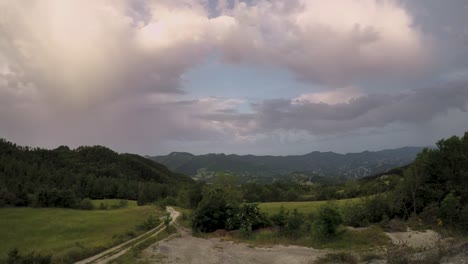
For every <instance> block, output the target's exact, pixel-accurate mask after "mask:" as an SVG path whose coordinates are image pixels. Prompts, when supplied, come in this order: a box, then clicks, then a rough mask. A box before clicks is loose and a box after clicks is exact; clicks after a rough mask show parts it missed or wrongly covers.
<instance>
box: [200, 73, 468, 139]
mask: <svg viewBox="0 0 468 264" xmlns="http://www.w3.org/2000/svg"><path fill="white" fill-rule="evenodd" d="M310 97H311V96H310V95H306V96H301V97H299V98H310ZM312 97H313V96H312ZM313 99H314V100H299V101H298V99H297V98H296V99H293V100H287V99H275V100H265V101H263V102H259V103H255V104H254V105H253V109H254V113H253V114H250V115H248V116H246V115H240V116H239V118H238V119H236V118H235V115H218V116H213V115H210V116H209V118H215V119H217V120H218V121H219V122H226V123H229V124H231V125H233V124H236V125H237V126H239V127H242V128H249V130H246V132H247V133H250V134H255V133H260V134H263V133H268V132H269V131H276V130H291V131H306V132H308V133H309V134H310V135H327V134H341V133H346V132H352V131H357V130H360V129H367V128H383V127H386V126H389V125H391V124H394V123H405V124H415V123H420V124H422V123H425V122H429V121H431V120H432V119H434V118H435V117H437V116H439V115H443V114H446V113H447V112H448V111H449V110H453V109H458V110H460V111H466V110H467V106H468V81H466V80H465V81H459V82H452V83H448V84H441V85H439V86H435V87H432V88H425V89H417V90H413V91H409V92H401V93H398V94H369V95H360V96H358V97H353V98H351V99H349V97H348V98H347V100H345V101H342V102H340V101H336V100H335V99H334V98H333V100H332V101H329V102H328V103H326V102H324V101H323V100H316V98H313ZM244 131H245V130H244Z"/></svg>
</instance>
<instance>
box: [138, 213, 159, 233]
mask: <svg viewBox="0 0 468 264" xmlns="http://www.w3.org/2000/svg"><path fill="white" fill-rule="evenodd" d="M158 224H159V220H158V219H157V218H156V217H154V215H150V216H148V218H146V220H145V221H144V222H143V223H142V224H141V225H139V226H137V228H138V229H140V230H151V229H153V228H155V227H156V226H157V225H158Z"/></svg>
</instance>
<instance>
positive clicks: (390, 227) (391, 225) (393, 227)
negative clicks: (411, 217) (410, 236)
mask: <svg viewBox="0 0 468 264" xmlns="http://www.w3.org/2000/svg"><path fill="white" fill-rule="evenodd" d="M382 228H383V229H384V230H385V231H386V232H405V231H406V230H407V227H406V224H405V222H403V221H402V220H400V219H398V218H393V219H392V220H390V221H389V222H388V223H387V224H386V225H383V226H382Z"/></svg>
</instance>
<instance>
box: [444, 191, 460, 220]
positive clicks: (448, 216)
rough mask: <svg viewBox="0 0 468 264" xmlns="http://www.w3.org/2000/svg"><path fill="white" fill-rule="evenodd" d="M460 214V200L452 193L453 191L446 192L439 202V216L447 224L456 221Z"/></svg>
mask: <svg viewBox="0 0 468 264" xmlns="http://www.w3.org/2000/svg"><path fill="white" fill-rule="evenodd" d="M459 216H460V200H459V199H458V198H457V197H455V196H454V195H453V192H451V193H449V194H447V196H445V198H444V200H443V201H442V202H441V203H440V217H441V218H442V219H443V220H444V222H445V223H447V224H454V223H457V222H458V219H459Z"/></svg>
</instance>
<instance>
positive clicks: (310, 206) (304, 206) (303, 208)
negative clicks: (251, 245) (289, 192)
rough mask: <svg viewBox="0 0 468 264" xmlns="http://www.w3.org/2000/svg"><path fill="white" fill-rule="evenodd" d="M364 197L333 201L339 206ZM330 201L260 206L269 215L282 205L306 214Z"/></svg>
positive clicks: (277, 203) (265, 204)
mask: <svg viewBox="0 0 468 264" xmlns="http://www.w3.org/2000/svg"><path fill="white" fill-rule="evenodd" d="M361 199H362V198H352V199H343V200H336V201H333V202H334V203H336V204H337V205H338V207H340V206H343V205H346V204H348V203H356V202H359V201H360V200H361ZM326 203H329V201H311V202H272V203H260V204H259V205H258V207H259V208H260V210H261V211H262V212H265V213H267V214H269V215H271V214H275V213H277V212H279V210H280V208H281V206H283V207H284V209H286V210H289V211H292V210H294V209H297V210H298V211H299V212H301V213H304V214H310V213H315V212H317V210H318V209H319V208H320V206H322V205H325V204H326Z"/></svg>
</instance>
